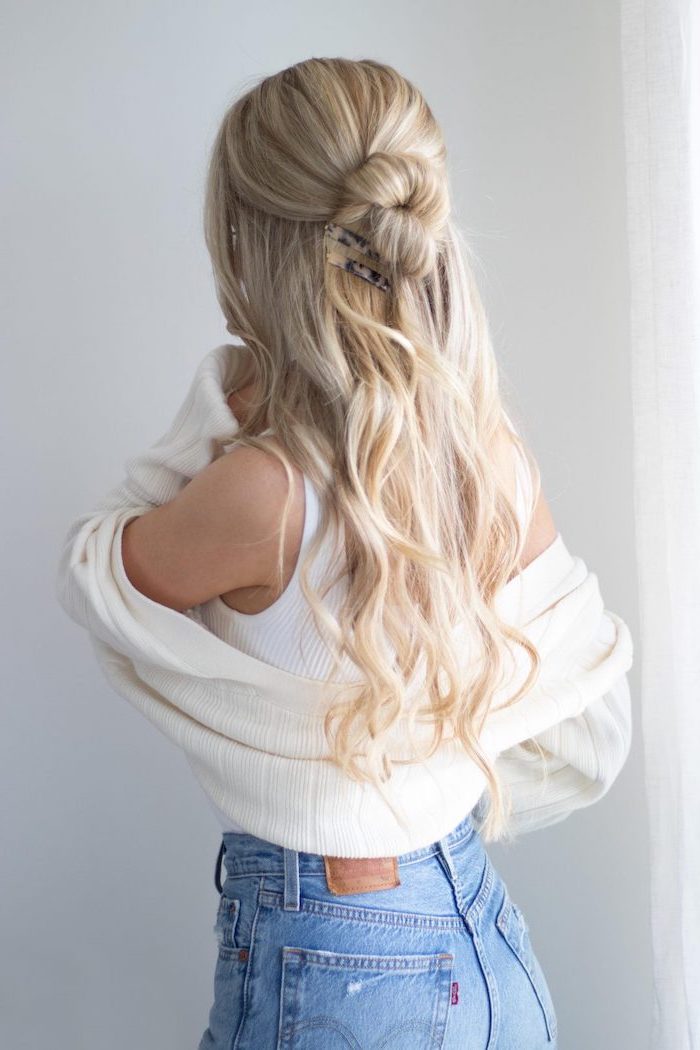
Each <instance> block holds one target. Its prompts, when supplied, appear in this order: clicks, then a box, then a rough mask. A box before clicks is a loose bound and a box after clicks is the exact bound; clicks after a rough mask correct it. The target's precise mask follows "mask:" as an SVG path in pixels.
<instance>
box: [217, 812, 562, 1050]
mask: <svg viewBox="0 0 700 1050" xmlns="http://www.w3.org/2000/svg"><path fill="white" fill-rule="evenodd" d="M223 847H225V853H224V854H223V857H224V864H225V867H226V877H225V879H224V881H223V884H222V883H221V882H220V881H219V876H218V870H219V861H217V876H216V882H217V887H220V888H221V894H220V899H219V906H218V913H217V916H216V924H215V926H214V932H215V934H216V938H217V944H218V956H217V961H216V971H215V975H214V1003H213V1005H212V1007H211V1011H210V1014H209V1026H208V1028H207V1030H206V1032H205V1033H204V1035H203V1036H202V1038H201V1040H200V1043H199V1047H198V1050H335V1048H338V1050H428V1048H430V1050H439V1048H442V1050H457V1048H459V1050H553V1048H555V1047H556V1046H557V1041H556V1040H557V1017H556V1013H555V1010H554V1004H553V1002H552V997H551V994H550V990H549V987H548V985H547V981H546V978H545V975H544V973H543V971H542V967H541V966H540V963H539V961H538V959H537V957H536V955H535V953H534V950H533V946H532V943H531V940H530V933H529V929H528V925H527V922H526V920H525V918H524V916H523V913H522V911H521V910H520V908H519V907H518V905H517V904H516V903H515V902H514V901H513V900H512V899H511V897H510V893H509V891H508V889H507V887H506V885H505V883H504V881H503V879H502V878H501V877H500V876H499V875H498V873H497V872H496V870H495V868H494V867H493V865H492V863H491V861H490V859H489V856H488V854H487V852H486V850H485V848H484V845H483V843H482V841H481V838H480V836H479V834H478V831H477V830H476V828H475V826H474V824H473V823H472V820H471V817H470V816H467V817H465V818H464V820H462V821H460V823H459V824H458V825H457V827H456V828H454V829H453V830H452V831H451V832H450V833H449V834H448V835H446V836H445V837H444V838H442V839H440V840H438V841H435V842H434V843H432V844H431V845H430V846H425V847H424V848H422V849H417V850H413V851H412V852H409V853H404V854H401V855H400V856H399V858H398V870H399V876H400V880H401V881H400V885H398V886H395V887H392V888H390V889H382V890H377V891H370V892H364V893H358V894H344V895H341V896H338V895H335V894H333V893H331V892H330V890H329V889H328V886H327V884H326V875H325V869H324V863H323V857H322V856H321V855H320V854H313V853H303V852H297V851H296V850H290V849H285V848H284V847H281V846H277V845H275V844H273V843H270V842H266V841H264V840H263V839H260V838H256V837H255V836H254V835H248V834H239V833H236V832H225V833H224V835H223V843H222V848H223ZM219 857H221V852H220V854H219Z"/></svg>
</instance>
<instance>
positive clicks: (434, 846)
mask: <svg viewBox="0 0 700 1050" xmlns="http://www.w3.org/2000/svg"><path fill="white" fill-rule="evenodd" d="M474 834H475V826H474V823H473V821H472V817H471V813H468V814H467V815H466V816H465V817H463V818H462V820H460V822H459V823H458V824H457V825H456V826H455V827H454V828H453V829H452V831H450V832H448V833H447V835H444V836H443V837H442V838H441V839H435V841H434V842H431V843H429V845H427V846H422V847H420V848H419V849H414V850H409V851H408V852H407V853H401V854H399V856H398V858H397V862H398V865H399V867H401V865H404V864H414V863H416V862H417V861H421V860H424V859H426V858H428V857H431V856H434V855H435V854H439V855H444V853H445V851H446V850H447V851H449V849H450V848H453V849H454V848H455V847H457V846H459V845H460V844H462V843H463V842H465V841H467V840H469V839H470V838H471V837H472V836H473V835H474ZM222 859H223V860H224V863H225V866H226V871H227V873H228V874H229V875H254V874H256V873H262V872H267V873H269V874H284V873H285V871H286V870H289V865H290V860H292V859H293V861H294V867H295V869H296V870H297V871H298V873H299V875H318V874H325V865H324V858H323V854H321V853H306V852H304V851H302V850H299V851H297V850H290V849H288V848H287V847H285V846H280V845H278V844H277V843H274V842H268V841H267V840H266V839H261V838H258V837H257V836H256V835H250V834H248V832H237V831H225V832H223V834H222V840H221V845H220V847H219V854H218V856H217V858H216V866H215V871H214V884H215V886H216V888H217V891H218V892H219V893H221V891H222V883H221V862H222Z"/></svg>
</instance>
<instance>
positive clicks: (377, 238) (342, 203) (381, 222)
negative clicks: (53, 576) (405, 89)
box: [333, 151, 450, 278]
mask: <svg viewBox="0 0 700 1050" xmlns="http://www.w3.org/2000/svg"><path fill="white" fill-rule="evenodd" d="M449 210H450V208H449V200H448V197H447V192H446V180H445V174H444V171H443V170H442V168H441V167H440V166H439V165H438V164H436V162H435V160H433V159H428V158H426V157H422V156H420V155H418V154H415V153H385V152H380V151H377V152H375V153H372V154H370V156H369V157H368V158H367V159H366V160H365V161H364V163H363V164H361V165H360V166H359V167H358V168H355V169H354V170H353V171H352V172H350V174H349V175H347V177H346V178H345V180H344V183H343V186H342V189H341V192H340V196H339V200H338V205H337V208H336V212H335V215H334V217H333V221H334V222H337V223H339V224H340V225H341V226H347V227H349V228H350V229H354V230H356V231H357V232H358V233H361V234H362V235H363V236H365V237H367V239H368V240H369V241H370V243H371V245H372V247H373V248H374V249H375V250H376V251H377V252H379V255H380V256H381V257H382V259H383V260H384V261H385V262H386V263H387V264H388V265H389V266H390V267H391V268H392V269H394V270H395V271H396V272H397V273H398V274H401V275H403V276H405V277H415V278H420V277H424V276H425V275H426V274H428V273H429V272H430V271H431V270H432V268H433V266H434V265H435V256H436V253H437V250H438V247H439V242H440V236H441V234H442V231H443V229H444V226H445V223H446V220H447V218H448V216H449Z"/></svg>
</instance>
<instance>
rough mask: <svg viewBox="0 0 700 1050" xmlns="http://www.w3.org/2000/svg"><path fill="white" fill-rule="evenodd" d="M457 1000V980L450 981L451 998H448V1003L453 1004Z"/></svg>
mask: <svg viewBox="0 0 700 1050" xmlns="http://www.w3.org/2000/svg"><path fill="white" fill-rule="evenodd" d="M458 1002H459V981H453V982H452V998H451V999H450V1005H451V1006H455V1005H456V1004H457V1003H458Z"/></svg>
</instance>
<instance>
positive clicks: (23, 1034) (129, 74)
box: [0, 0, 651, 1050]
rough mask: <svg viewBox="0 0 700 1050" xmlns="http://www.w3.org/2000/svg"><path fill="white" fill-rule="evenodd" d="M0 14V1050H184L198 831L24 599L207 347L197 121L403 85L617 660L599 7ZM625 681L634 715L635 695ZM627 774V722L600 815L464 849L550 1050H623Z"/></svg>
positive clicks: (202, 972)
mask: <svg viewBox="0 0 700 1050" xmlns="http://www.w3.org/2000/svg"><path fill="white" fill-rule="evenodd" d="M5 11H6V15H5V20H4V21H5V32H4V34H3V36H4V46H5V52H6V54H5V62H4V63H3V68H4V70H5V83H4V90H3V92H2V98H3V103H4V107H5V113H4V122H5V128H4V136H3V140H4V142H5V145H6V154H8V156H7V161H6V167H5V169H4V179H5V187H4V195H3V199H4V201H5V205H6V207H5V209H4V212H5V214H4V218H5V233H4V246H5V252H4V260H3V267H4V269H5V272H4V274H3V287H4V288H5V290H6V319H5V323H4V324H3V331H4V332H5V334H6V348H5V355H4V360H5V365H6V374H7V373H8V372H9V376H7V379H6V382H5V384H4V394H5V402H6V403H5V406H4V411H3V413H2V418H3V423H4V427H5V432H4V436H3V444H4V446H5V448H6V450H9V452H10V455H9V456H6V459H8V460H10V463H9V473H10V478H9V479H8V480H9V486H8V488H9V491H11V492H12V494H13V501H12V504H10V503H9V501H8V503H7V504H6V512H5V520H4V527H5V532H6V539H5V543H4V544H3V551H4V554H5V555H6V558H5V562H6V564H5V565H4V572H3V580H4V586H5V591H6V601H5V603H4V605H5V612H6V624H5V626H6V630H5V631H4V633H3V639H4V642H5V647H6V651H5V658H4V686H5V688H4V696H3V701H4V702H3V730H2V733H1V734H0V748H1V755H2V761H1V762H0V769H1V770H2V783H1V784H0V792H1V795H2V798H3V800H4V802H5V805H4V806H3V813H2V827H1V828H0V833H1V835H2V845H3V848H2V867H1V872H2V874H1V879H2V887H1V888H2V896H1V899H2V905H1V910H0V922H1V923H2V928H1V930H0V943H1V944H2V954H1V958H0V1043H1V1044H2V1045H3V1046H8V1047H9V1046H12V1047H13V1048H14V1050H22V1048H27V1050H29V1048H31V1050H35V1048H36V1047H38V1046H51V1047H52V1048H54V1050H64V1048H65V1050H123V1048H124V1047H134V1048H139V1050H140V1048H141V1047H145V1046H149V1047H151V1048H153V1050H156V1048H161V1047H162V1048H163V1050H165V1048H167V1050H174V1048H183V1050H185V1048H192V1047H194V1046H195V1045H196V1042H197V1040H198V1039H199V1036H200V1035H201V1032H202V1031H203V1029H204V1027H205V1025H206V1014H207V1011H208V1008H209V1005H210V995H211V981H212V976H213V966H214V938H213V933H212V931H211V926H212V923H213V920H214V908H215V890H214V885H213V865H214V860H215V857H216V851H217V848H218V841H219V840H218V828H217V826H216V824H215V822H214V819H213V816H212V814H211V812H210V810H209V808H208V805H207V802H206V799H205V798H204V796H203V795H202V794H201V792H200V789H199V787H198V786H197V785H196V784H195V782H194V781H193V780H192V778H191V774H190V773H189V770H188V768H187V765H186V763H185V762H184V760H183V759H182V757H181V756H180V755H179V754H178V753H177V752H176V750H175V749H174V748H172V747H171V745H170V744H169V743H167V741H165V739H164V738H162V737H161V736H160V735H159V734H158V733H157V732H156V731H155V730H154V729H153V728H152V727H151V726H150V725H149V724H148V723H146V722H145V721H144V720H143V719H142V718H140V716H139V715H138V714H137V713H136V712H135V711H134V710H133V709H131V708H130V707H129V705H128V704H127V703H126V702H122V700H121V699H120V698H119V697H117V696H116V694H114V693H112V692H111V691H110V690H109V687H108V686H107V684H106V681H105V680H104V678H103V677H102V675H101V673H100V672H99V670H98V668H97V665H96V663H95V660H94V658H93V656H92V652H91V650H90V647H89V641H88V638H87V636H86V635H84V634H83V633H82V632H81V631H80V630H79V629H78V628H77V627H75V626H74V625H73V624H72V623H71V622H70V621H69V620H68V619H67V618H66V617H65V616H64V614H63V613H62V611H61V610H60V608H59V607H58V606H57V605H56V604H55V603H54V600H53V596H52V587H53V576H54V572H55V567H56V559H57V554H58V545H59V543H60V541H61V539H62V537H63V534H64V533H65V531H66V529H67V526H68V524H69V522H70V521H71V520H72V519H73V518H74V517H75V516H76V515H77V514H78V513H81V512H82V511H83V510H84V509H86V508H87V507H88V506H89V505H90V504H91V501H92V500H93V499H95V498H96V497H98V496H99V495H101V494H102V493H103V492H104V491H106V489H107V488H108V487H111V485H112V484H113V483H116V481H118V480H119V478H120V477H121V476H122V470H123V466H124V463H125V460H126V458H127V457H128V456H130V455H132V454H134V453H136V452H138V451H140V450H141V449H142V448H144V447H145V446H146V445H147V444H150V443H151V442H152V441H153V440H155V438H156V437H157V436H159V435H160V433H161V432H162V431H163V430H164V429H165V427H166V425H167V424H168V422H169V421H170V418H171V416H172V412H173V410H174V407H175V406H177V405H178V404H179V403H180V400H181V398H182V396H183V393H184V390H185V389H186V386H187V384H188V382H189V379H190V377H191V374H192V370H193V365H194V364H195V363H196V362H197V361H199V360H200V359H201V357H202V356H203V354H204V353H205V352H206V351H207V350H208V349H210V348H211V347H213V346H214V345H216V344H217V343H219V342H222V341H224V340H225V339H226V338H227V333H226V332H225V329H224V326H223V323H222V319H221V317H220V315H219V311H218V307H217V304H216V300H215V297H214V294H213V290H212V284H211V280H210V275H209V264H208V259H207V257H206V254H205V250H204V245H203V238H202V236H201V234H200V207H201V193H202V179H203V173H204V167H205V161H206V151H207V148H208V146H209V144H210V142H211V139H212V136H213V133H214V130H215V128H216V125H217V123H218V120H219V118H220V116H221V114H222V112H223V110H224V107H225V105H226V104H227V103H228V102H229V101H230V99H231V98H232V97H233V96H234V95H235V94H237V93H238V92H239V91H240V90H241V89H242V88H244V87H247V86H248V84H250V83H251V82H252V81H253V80H255V79H257V78H258V77H259V76H262V75H265V74H267V73H270V72H273V71H275V70H277V69H279V68H282V67H283V66H286V65H289V64H291V63H292V62H295V61H298V60H300V59H302V58H305V57H309V56H311V55H333V54H342V55H346V56H348V57H353V58H360V57H375V58H379V59H382V60H384V61H388V62H390V63H392V64H393V65H395V66H397V67H398V68H399V69H401V70H402V71H403V72H404V73H405V74H406V75H408V76H409V77H410V78H411V79H413V80H415V82H416V83H417V84H418V85H419V86H420V87H421V89H422V90H423V91H424V92H425V94H426V96H427V98H428V100H429V102H430V103H431V105H432V106H433V108H434V110H435V112H436V115H437V116H438V119H439V120H440V121H441V122H442V124H443V127H444V131H445V135H446V138H447V143H448V149H449V153H450V158H451V159H450V163H451V170H452V179H453V185H454V189H455V194H456V197H457V201H456V203H457V207H458V212H459V215H458V218H459V220H460V221H461V223H462V224H463V225H464V227H465V228H467V229H468V230H469V231H470V232H471V234H472V239H473V243H474V244H475V246H476V249H477V251H478V253H479V256H480V258H481V260H482V264H483V273H482V280H483V288H484V294H485V296H486V299H487V303H488V306H489V309H490V312H491V317H492V322H493V328H494V334H495V339H496V344H497V348H498V353H499V356H500V358H501V360H502V362H503V369H504V377H505V380H506V382H507V383H508V384H509V387H512V388H513V390H514V391H515V392H516V403H517V404H518V406H519V408H520V409H521V410H522V413H523V415H524V417H525V418H526V419H527V420H528V423H527V436H528V437H529V439H530V441H531V442H532V444H533V447H534V449H535V451H536V453H537V455H538V456H539V460H540V465H541V469H542V473H543V482H544V486H545V491H546V493H547V495H548V498H549V501H550V504H551V506H552V509H553V513H554V516H555V518H556V520H557V523H558V525H559V527H560V529H561V531H562V532H563V534H564V535H565V536H566V538H567V545H568V546H569V547H570V549H572V550H574V551H575V552H576V553H577V554H580V555H581V556H582V557H584V559H585V560H586V561H587V563H588V564H589V565H590V566H591V567H592V568H594V569H595V571H596V572H597V573H598V575H599V578H600V581H601V588H602V590H603V593H604V595H605V598H606V602H607V604H608V607H609V608H611V609H614V610H615V611H617V612H619V613H620V615H622V616H623V617H624V618H625V619H626V620H627V621H628V623H629V625H630V627H631V629H632V631H633V634H634V635H635V636H636V633H637V622H636V595H635V570H634V562H633V542H632V540H633V508H632V494H631V493H632V488H631V478H630V471H631V448H630V442H631V421H630V406H629V395H628V378H627V377H628V368H629V345H628V329H627V284H626V257H625V251H626V247H625V231H624V183H623V153H622V150H623V143H622V129H621V112H620V111H621V99H620V74H619V62H618V25H617V5H616V4H615V3H611V2H609V0H594V2H592V0H588V2H584V0H580V2H574V0H556V2H555V0H550V2H546V0H530V2H529V3H527V4H525V3H519V2H517V0H476V2H475V0H472V2H469V3H447V2H444V3H438V4H437V6H434V7H432V8H430V7H429V6H428V5H425V4H417V3H413V2H406V0H402V2H399V0H385V2H384V3H383V4H370V3H366V2H361V0H356V2H355V3H354V4H352V5H347V4H328V3H322V2H313V0H307V2H302V3H295V4H282V3H278V2H274V3H273V2H269V0H268V2H267V3H263V4H258V5H250V4H242V3H228V4H223V3H214V2H211V0H209V2H202V0H200V2H199V3H194V2H193V0H179V2H177V3H175V4H172V3H165V2H163V0H155V2H149V3H145V2H142V3H140V4H138V3H126V2H123V3H112V4H105V3H99V2H96V3H91V4H85V3H76V2H75V0H64V2H63V3H61V4H49V3H32V2H23V3H19V2H17V0H15V2H14V3H11V2H10V3H7V4H6V5H5ZM8 145H9V149H7V146H8ZM631 682H632V690H633V695H634V698H635V700H636V699H637V697H638V667H635V668H634V670H633V671H632V674H631ZM640 745H641V740H640V727H639V720H638V719H637V726H636V732H635V740H634V744H633V752H632V755H631V757H630V760H629V763H628V765H627V767H626V768H625V770H624V771H623V773H622V775H621V777H620V779H619V780H618V782H617V783H616V785H615V786H614V788H613V790H612V792H611V793H610V794H609V795H608V796H607V797H606V798H605V799H604V800H603V801H602V802H601V803H599V804H598V805H597V806H596V807H593V808H592V809H590V810H587V811H584V812H581V813H578V814H575V815H573V816H572V817H570V818H569V819H568V820H567V821H565V822H564V823H563V824H560V825H557V826H556V827H553V828H550V829H547V830H545V831H542V832H539V833H536V834H533V835H532V836H530V837H529V840H528V839H524V840H523V841H522V843H521V844H520V845H519V846H518V847H517V849H515V850H513V849H505V848H503V847H493V848H492V856H493V859H494V861H495V863H496V865H497V867H499V868H500V870H501V872H502V874H503V875H504V877H505V878H506V880H507V881H508V883H509V885H510V887H511V891H512V893H513V895H514V896H515V898H516V899H517V900H518V901H519V903H520V904H521V906H522V907H523V908H524V910H525V912H526V914H527V916H528V919H529V922H530V927H531V932H532V937H533V942H534V944H535V947H536V949H537V951H538V955H539V957H540V959H541V961H542V964H543V966H544V968H545V971H546V972H547V975H548V978H549V981H550V985H551V987H552V991H553V994H554V998H555V1001H556V1003H557V1010H558V1014H559V1018H560V1027H561V1032H562V1036H561V1040H560V1043H561V1046H562V1048H564V1050H590V1048H591V1047H596V1050H613V1048H619V1047H625V1048H627V1047H630V1048H631V1047H634V1048H635V1050H636V1048H642V1047H644V1046H645V1045H646V1032H647V1029H648V1017H649V1011H650V1002H651V991H650V987H651V986H650V961H649V944H648V932H647V928H648V891H647V867H648V865H647V854H646V825H645V820H646V814H645V810H644V789H643V782H642V778H641V768H640Z"/></svg>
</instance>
